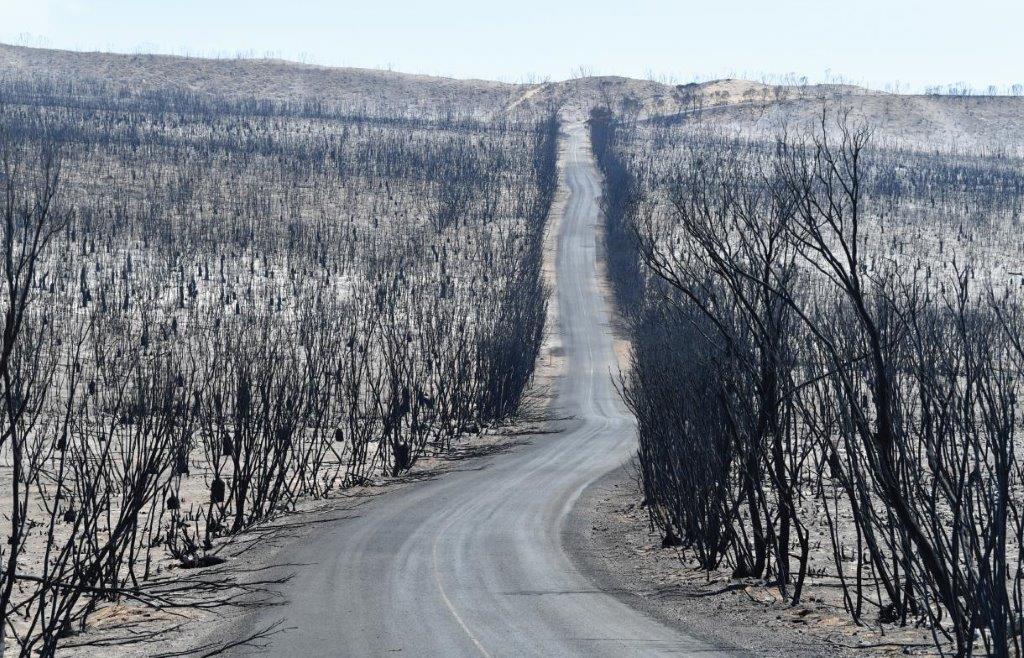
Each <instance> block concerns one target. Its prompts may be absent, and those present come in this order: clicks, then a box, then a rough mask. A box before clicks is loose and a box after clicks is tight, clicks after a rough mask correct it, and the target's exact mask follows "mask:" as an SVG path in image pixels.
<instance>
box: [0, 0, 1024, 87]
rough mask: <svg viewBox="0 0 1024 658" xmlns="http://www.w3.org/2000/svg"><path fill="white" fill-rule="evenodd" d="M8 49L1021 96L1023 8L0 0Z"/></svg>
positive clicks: (960, 1)
mask: <svg viewBox="0 0 1024 658" xmlns="http://www.w3.org/2000/svg"><path fill="white" fill-rule="evenodd" d="M0 41H4V42H7V43H20V44H24V45H45V46H48V47H53V48H71V49H80V50H113V51H119V52H140V51H145V52H164V53H175V54H185V53H190V54H194V55H220V56H232V55H235V54H237V53H239V52H243V53H246V54H249V55H259V56H262V55H265V54H273V55H274V56H280V57H285V58H287V59H294V60H303V61H308V62H315V63H321V64H333V65H345V66H364V67H374V68H388V67H390V68H393V69H395V70H400V71H408V72H412V73H434V74H442V75H450V76H455V77H482V78H490V79H501V80H510V81H518V80H525V79H530V78H533V79H542V78H551V79H564V78H567V77H574V76H575V75H577V74H578V73H579V72H580V71H581V70H585V71H586V72H588V73H600V74H619V75H629V76H633V77H649V76H654V77H660V78H664V79H669V80H672V81H676V82H689V81H691V80H693V79H695V78H700V79H706V78H711V77H725V76H734V77H750V78H759V77H761V76H762V75H763V74H774V75H784V74H787V73H795V74H797V75H805V76H807V77H808V78H810V79H811V80H812V81H820V80H823V79H825V78H826V76H827V75H831V76H842V77H843V78H844V79H846V80H848V81H852V82H858V83H862V84H869V85H871V86H875V87H883V86H884V85H885V84H886V83H895V82H899V83H901V84H902V85H903V88H910V89H920V88H922V87H924V86H925V85H929V84H950V83H957V82H966V83H968V84H970V85H971V86H974V87H976V88H982V89H983V88H985V87H987V86H988V85H990V84H995V85H999V86H1007V85H1010V84H1013V83H1024V0H969V1H965V0H932V1H930V2H926V1H923V0H847V1H845V2H833V1H832V0H817V1H812V0H758V1H754V0H704V1H701V2H693V1H691V0H676V1H675V2H673V1H670V0H617V1H614V2H611V1H607V0H570V1H561V0H515V1H514V2H509V3H490V2H486V1H484V0H479V1H475V2H474V1H471V0H434V1H429V0H420V1H413V0H405V1H395V0H391V1H389V0H362V1H360V2H349V1H347V0H340V1H335V2H328V1H326V0H320V1H316V0H289V1H287V2H280V1H273V2H272V1H270V0H249V1H247V2H242V1H238V0H227V1H224V0H134V1H131V2H129V1H118V0H0Z"/></svg>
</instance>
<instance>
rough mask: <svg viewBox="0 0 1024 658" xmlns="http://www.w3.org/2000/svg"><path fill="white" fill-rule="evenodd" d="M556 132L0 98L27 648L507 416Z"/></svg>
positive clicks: (12, 559) (154, 103)
mask: <svg viewBox="0 0 1024 658" xmlns="http://www.w3.org/2000/svg"><path fill="white" fill-rule="evenodd" d="M557 131H558V124H557V121H556V119H555V118H554V116H553V115H552V116H545V117H538V118H534V119H521V120H518V121H515V122H513V121H491V122H483V121H481V120H479V119H476V118H473V117H469V116H459V115H457V114H453V113H450V112H448V111H444V112H438V113H436V114H432V115H428V116H411V115H410V114H409V113H407V112H404V113H393V112H390V111H388V110H387V109H386V108H384V109H381V108H371V109H367V108H358V109H357V110H356V111H352V110H350V109H345V108H332V107H328V106H325V105H322V104H318V103H315V102H306V103H301V104H275V103H268V102H262V101H256V100H254V101H251V102H245V101H238V100H235V101H224V100H218V99H216V98H210V97H197V96H194V95H191V94H189V93H186V92H178V91H167V92H159V93H148V94H145V95H138V94H131V93H129V92H128V91H125V90H121V91H120V92H118V91H117V90H114V89H112V88H110V87H109V86H105V85H103V84H101V83H82V82H75V83H72V82H67V81H60V80H49V81H39V80H35V81H19V80H6V81H4V82H3V83H2V84H0V159H2V161H0V164H2V167H3V168H2V171H0V192H3V195H4V196H3V199H4V200H3V207H2V209H3V215H2V216H0V221H2V224H3V226H2V228H3V235H2V237H3V240H2V249H3V259H4V262H3V276H4V280H3V294H2V302H0V304H2V311H3V317H4V320H3V321H4V333H3V339H2V352H0V391H2V400H3V412H2V414H0V458H2V469H0V485H2V486H3V488H4V491H3V493H0V502H2V504H3V505H4V507H5V511H4V518H5V528H4V534H3V538H4V539H5V540H6V541H5V543H4V544H3V545H2V546H0V558H2V560H3V566H2V567H0V616H2V618H3V620H4V627H5V631H6V633H7V635H8V637H9V638H10V639H11V640H12V641H11V643H10V644H9V646H16V647H17V648H18V650H20V651H21V652H22V653H23V654H25V655H27V654H29V653H32V652H35V651H40V652H42V653H43V654H44V655H50V654H52V653H53V652H54V651H55V649H56V646H57V643H58V641H59V639H60V638H61V637H64V636H66V635H67V634H69V633H72V632H74V631H75V630H76V629H77V628H79V627H80V626H81V625H82V624H83V623H84V619H85V616H86V615H87V614H88V612H89V611H90V610H92V609H93V608H94V607H95V606H96V605H98V604H99V603H101V602H103V601H104V600H114V599H118V598H120V597H122V596H125V593H128V595H129V596H131V593H132V592H135V593H136V594H135V595H134V596H136V598H138V597H139V596H141V595H139V594H137V593H138V592H140V591H142V590H143V589H144V587H145V582H146V581H147V579H149V578H151V577H153V576H154V575H155V574H157V573H158V572H160V571H162V570H165V569H167V568H168V560H167V559H165V558H164V557H163V556H165V555H168V554H169V555H171V556H173V558H174V561H175V562H176V564H177V565H178V566H179V568H191V567H201V566H204V565H209V564H213V563H216V562H217V561H219V560H220V558H219V557H217V555H216V551H215V549H214V546H215V542H214V540H215V539H216V538H217V537H218V536H221V535H224V534H227V533H233V532H238V531H240V530H242V529H244V528H247V527H249V526H251V525H252V524H254V523H256V522H258V521H261V520H263V519H265V518H267V517H268V516H269V515H271V514H274V513H275V512H277V511H279V510H283V509H287V508H289V507H291V506H292V505H293V504H294V503H295V501H296V500H297V499H298V498H299V497H302V496H309V495H312V496H322V495H325V494H327V493H329V492H331V491H334V490H338V489H340V488H344V487H349V486H353V485H357V484H364V483H367V482H370V481H372V480H374V479H376V478H379V477H381V476H392V475H399V474H401V473H403V472H405V471H407V470H409V469H410V468H411V467H412V466H413V465H414V464H415V463H416V462H417V461H418V460H420V459H421V458H422V457H423V456H424V455H425V454H427V453H432V452H440V451H444V450H447V449H448V448H450V447H451V445H452V443H453V442H454V441H456V440H457V439H458V438H459V437H461V436H463V435H466V434H472V433H479V432H481V430H482V428H484V427H487V426H492V425H494V424H497V423H501V422H503V421H506V420H507V419H509V418H510V417H512V416H513V415H515V414H516V413H517V412H518V410H519V409H520V406H521V404H522V402H523V396H524V393H525V390H526V387H527V385H528V383H529V380H530V378H531V376H532V372H533V364H534V361H535V358H536V355H537V352H538V350H539V346H540V342H541V337H542V333H543V329H544V320H545V315H546V303H547V291H546V290H545V287H544V284H543V280H542V277H541V250H542V242H543V232H544V226H545V220H546V217H547V213H548V209H549V206H550V204H551V200H552V197H553V194H554V187H555V182H556V171H555V159H556V153H557V147H556V141H557Z"/></svg>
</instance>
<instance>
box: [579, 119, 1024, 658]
mask: <svg viewBox="0 0 1024 658" xmlns="http://www.w3.org/2000/svg"><path fill="white" fill-rule="evenodd" d="M591 131H592V135H593V140H594V146H595V152H596V154H597V157H598V161H599V163H600V164H601V167H602V169H603V170H604V172H605V175H606V193H605V210H606V218H607V221H608V231H607V235H608V239H609V240H610V241H615V242H614V243H613V244H610V245H609V251H612V252H617V253H618V256H617V261H618V265H617V266H616V267H615V268H613V273H614V274H616V276H617V277H618V278H619V281H620V283H619V285H618V286H617V289H618V290H619V298H620V302H621V306H622V308H623V310H624V312H625V314H626V315H627V317H628V319H629V322H630V328H631V333H632V338H633V343H634V353H633V359H632V364H631V369H630V370H629V372H628V373H627V374H626V375H625V376H624V379H623V392H624V396H625V398H626V401H627V403H628V404H629V406H630V408H631V409H632V410H633V412H634V413H635V414H636V416H637V419H638V422H639V428H640V450H639V463H640V468H641V474H642V483H643V488H644V495H645V498H646V503H647V505H648V509H649V510H650V514H651V518H652V520H653V522H654V523H656V524H657V525H658V526H659V527H660V528H662V530H663V532H664V533H665V537H666V542H667V543H676V544H681V545H682V546H683V547H684V548H685V549H686V550H687V551H689V552H690V553H691V555H692V556H693V557H694V558H695V559H696V560H697V561H698V562H699V563H700V564H701V565H702V566H704V567H705V568H708V569H715V568H720V567H722V566H728V567H729V568H731V569H732V570H733V574H734V576H736V577H743V576H746V577H750V576H753V577H758V578H764V579H768V580H770V581H771V582H773V583H774V584H775V585H776V586H777V587H778V589H779V591H780V593H781V595H782V596H783V597H784V598H787V599H788V600H790V601H791V602H793V603H794V604H795V603H798V602H800V600H801V597H802V596H804V592H805V588H806V586H807V583H808V580H809V578H810V577H812V576H813V577H818V578H819V580H822V581H828V582H829V584H835V585H838V588H839V590H840V591H841V592H842V602H843V605H845V607H846V608H847V610H848V611H849V612H850V614H851V615H852V616H853V618H854V619H855V620H856V621H858V622H859V623H878V624H883V625H884V624H903V625H906V624H918V625H921V626H922V627H925V628H928V629H929V630H930V632H931V633H932V634H933V637H934V641H935V643H936V644H937V645H938V646H939V647H940V648H942V649H947V648H948V649H950V650H952V651H955V652H956V653H957V654H960V655H967V654H971V653H978V652H980V653H993V654H996V655H1008V654H1014V655H1020V654H1021V652H1022V651H1024V645H1022V644H1021V629H1022V627H1024V603H1022V601H1024V598H1022V594H1024V578H1022V574H1024V570H1022V567H1024V562H1022V557H1024V554H1022V552H1021V551H1022V550H1024V542H1022V539H1024V536H1022V531H1024V524H1022V521H1021V517H1020V514H1019V507H1020V505H1021V502H1022V496H1024V469H1022V464H1021V461H1020V459H1019V458H1018V454H1019V453H1020V451H1019V450H1018V447H1019V446H1018V443H1019V441H1020V422H1021V421H1020V418H1019V416H1020V410H1021V404H1022V402H1024V400H1022V397H1021V394H1022V391H1021V388H1020V386H1021V384H1020V382H1021V380H1022V375H1024V359H1022V356H1024V352H1022V351H1021V340H1020V336H1021V333H1022V330H1024V325H1022V324H1021V322H1022V320H1024V313H1022V311H1024V304H1022V303H1021V298H1020V295H1019V290H1020V287H1021V285H1022V281H1021V279H1020V276H1021V274H1020V272H1021V271H1022V268H1021V263H1022V261H1024V249H1022V245H1021V242H1020V237H1019V226H1020V221H1021V199H1022V192H1024V163H1022V162H1020V161H1019V160H1014V159H1012V158H1003V157H991V156H971V155H969V154H963V153H943V152H939V151H932V152H924V151H908V150H898V149H896V148H887V147H886V146H885V145H884V144H876V143H873V141H872V133H871V130H870V129H869V128H868V127H865V126H856V125H851V122H849V121H848V120H847V119H846V118H845V116H844V115H843V114H842V113H837V112H832V111H828V110H826V111H825V112H824V113H823V115H822V120H821V122H820V124H818V125H817V126H811V127H806V128H804V129H801V130H798V131H797V130H793V129H792V128H791V129H790V131H789V132H788V133H780V134H779V135H777V136H775V137H774V138H771V137H769V136H765V137H764V138H763V139H752V138H749V137H747V138H739V137H735V136H731V135H728V134H722V133H721V132H715V131H711V130H707V129H705V128H703V127H702V126H701V125H700V122H699V120H693V121H691V122H689V123H686V124H683V125H676V126H671V127H666V126H659V125H654V124H638V123H636V122H627V121H616V120H615V119H614V118H613V117H611V116H609V115H608V114H607V113H595V114H594V115H593V116H592V121H591ZM623 281H628V283H626V284H623V283H622V282H623Z"/></svg>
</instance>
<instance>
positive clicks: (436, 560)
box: [234, 124, 723, 657]
mask: <svg viewBox="0 0 1024 658" xmlns="http://www.w3.org/2000/svg"><path fill="white" fill-rule="evenodd" d="M566 140H567V142H566V145H565V148H564V149H563V151H562V153H563V156H562V157H563V158H564V161H563V165H564V167H565V172H564V180H565V181H566V182H567V184H568V190H569V196H568V199H567V201H566V203H565V211H564V215H563V216H562V218H561V223H560V227H559V232H558V236H557V241H558V242H557V256H556V260H555V268H556V274H555V276H556V295H557V304H558V313H559V324H560V331H561V342H562V346H563V349H564V353H565V358H566V367H565V372H564V374H563V376H562V377H561V378H560V379H559V381H558V383H557V384H556V398H555V403H554V404H555V407H556V409H557V412H558V415H559V416H565V417H569V418H570V419H571V420H569V421H567V422H566V423H565V428H564V431H562V432H561V433H559V434H556V435H549V436H546V437H539V438H537V439H535V440H533V441H532V442H531V443H529V444H526V445H523V446H520V447H517V448H515V449H513V450H512V451H510V452H508V453H505V454H501V455H497V456H494V457H492V458H490V460H489V461H488V462H487V463H484V464H482V465H481V467H480V468H470V469H464V470H457V471H455V472H452V473H448V474H446V475H445V476H443V477H441V478H438V479H435V480H429V481H424V482H420V483H417V484H415V485H413V486H410V487H407V488H402V489H399V490H397V491H395V492H393V493H391V494H388V495H385V496H381V497H380V498H377V499H374V500H371V501H370V502H368V503H367V504H365V505H363V506H361V507H360V510H359V511H360V514H359V516H357V517H354V518H347V519H344V520H339V521H337V522H333V523H328V524H318V525H317V526H315V527H312V528H310V529H309V532H308V533H305V534H304V536H302V537H301V538H297V539H296V540H295V541H294V543H293V544H291V545H289V546H288V547H287V548H286V549H285V551H284V553H285V554H286V555H287V557H288V559H289V561H291V562H293V563H302V564H306V565H308V566H306V567H304V568H302V569H300V570H299V572H298V574H297V575H296V577H295V578H294V579H293V580H291V581H290V582H288V583H287V584H286V585H285V586H283V588H282V590H281V594H282V595H283V597H284V599H285V600H286V601H287V603H286V604H285V605H284V606H283V607H276V606H275V607H272V608H267V609H261V610H257V611H256V612H253V613H251V614H248V615H246V616H245V618H244V619H242V620H240V622H239V624H238V626H237V627H236V628H235V629H234V632H235V633H237V634H238V635H239V636H244V634H245V633H246V632H248V631H250V630H251V629H253V628H258V627H260V626H261V625H265V624H266V623H267V622H268V621H272V620H274V619H278V618H281V617H285V618H286V625H287V626H291V627H293V628H294V629H293V630H291V631H290V632H287V633H284V634H281V635H276V636H274V637H272V638H270V645H269V647H268V653H269V654H270V655H280V656H378V655H387V654H394V653H396V652H401V653H404V654H406V655H416V656H477V657H480V656H484V657H487V656H494V657H497V656H577V655H586V656H640V655H643V656H647V655H665V654H672V655H687V654H702V655H705V654H710V655H718V654H720V653H723V652H721V651H720V650H719V648H718V647H716V646H714V645H711V644H708V643H705V642H703V641H701V640H698V639H697V638H695V637H692V636H689V635H686V634H684V633H683V632H682V631H680V630H679V629H676V628H672V627H670V626H667V625H665V624H663V623H661V622H660V621H657V620H655V619H653V618H652V617H649V616H647V615H645V614H644V613H642V612H640V611H639V610H636V609H634V608H632V607H630V606H628V605H627V604H626V603H624V602H623V601H622V600H620V598H617V597H616V596H614V595H613V594H612V593H609V592H606V591H605V590H603V589H601V588H600V587H598V586H596V585H595V584H594V582H593V581H592V580H591V579H590V578H589V577H588V576H587V575H585V574H584V573H583V572H582V571H581V569H580V568H578V567H577V566H576V565H575V564H574V563H573V561H572V560H571V559H570V557H569V555H568V554H567V553H566V550H565V547H564V546H563V534H564V533H565V531H566V528H567V527H568V526H569V523H570V511H571V509H572V507H573V504H574V503H575V501H576V500H577V499H578V498H579V496H580V494H581V492H582V491H583V490H584V489H586V487H588V486H589V485H591V484H592V483H594V482H596V481H597V480H599V479H600V478H601V477H602V476H603V475H605V474H606V473H608V472H609V471H611V470H613V469H615V468H617V467H619V466H621V465H622V464H623V463H625V462H626V460H628V459H629V457H630V455H631V454H632V452H633V451H634V449H635V443H634V440H633V437H634V436H635V434H634V424H633V421H632V419H631V417H630V416H629V415H628V414H627V412H626V411H625V409H624V408H623V406H622V404H621V402H620V400H619V398H618V396H617V394H616V392H615V390H614V387H613V386H612V382H611V378H610V372H611V371H612V369H613V366H614V363H615V361H614V354H613V351H612V338H611V335H610V330H609V313H608V309H607V308H606V306H605V302H604V300H603V299H602V296H601V294H600V292H599V290H598V285H597V276H598V274H597V262H596V252H597V234H596V229H597V221H598V216H599V211H598V205H597V197H598V195H599V192H600V185H599V178H598V174H597V171H596V169H595V168H594V165H593V162H592V159H591V155H590V148H589V144H588V140H587V136H586V131H585V129H584V127H583V125H582V124H573V125H571V126H569V127H568V133H567V136H566ZM243 651H251V650H241V649H240V650H239V653H241V652H243Z"/></svg>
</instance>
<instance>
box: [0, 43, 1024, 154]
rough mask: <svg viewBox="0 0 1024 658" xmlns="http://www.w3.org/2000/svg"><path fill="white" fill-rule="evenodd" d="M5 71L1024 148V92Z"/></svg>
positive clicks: (143, 65)
mask: <svg viewBox="0 0 1024 658" xmlns="http://www.w3.org/2000/svg"><path fill="white" fill-rule="evenodd" d="M0 77H2V78H6V79H8V80H12V79H13V80H18V79H25V78H33V79H39V78H48V79H54V80H59V81H77V82H97V81H99V82H102V83H106V84H107V85H114V86H115V87H116V88H117V89H118V90H119V91H120V92H121V93H130V94H138V93H146V92H148V91H154V90H157V89H166V88H175V89H185V90H188V91H191V92H193V93H197V94H200V95H207V94H208V95H216V96H218V97H220V98H225V97H226V98H235V99H261V100H273V101H283V100H289V101H302V100H311V99H315V100H318V101H321V102H324V103H328V104H331V105H334V106H337V107H343V108H352V109H375V108H376V109H382V108H383V109H387V110H388V111H402V112H407V113H410V114H422V113H435V114H440V113H446V112H450V111H457V112H460V113H464V112H470V113H473V114H475V115H478V116H481V117H494V116H501V115H503V114H510V113H511V114H514V113H522V112H530V111H533V110H537V109H544V108H547V107H550V106H552V105H554V106H558V107H561V108H562V112H563V114H564V115H566V116H567V117H569V118H575V119H579V118H584V117H586V116H587V114H588V113H589V111H590V109H591V108H594V107H599V106H607V107H611V108H612V109H614V110H615V111H616V112H619V113H624V114H634V115H636V116H638V117H640V118H651V117H665V118H666V119H667V120H669V121H692V120H693V119H694V117H695V115H697V114H698V112H696V110H698V109H699V110H700V112H699V114H700V116H701V117H702V119H703V120H704V121H706V122H710V123H712V124H716V125H718V126H720V127H723V128H725V129H727V130H734V131H737V132H742V133H748V134H765V133H773V132H774V131H776V130H778V129H779V128H781V127H782V126H790V127H801V126H804V125H806V124H808V123H810V122H813V121H815V120H816V119H817V118H818V117H819V116H820V113H821V108H822V104H823V102H826V101H827V102H829V103H830V104H831V105H833V106H838V107H848V108H850V109H851V111H852V113H853V115H854V116H855V117H858V118H864V119H869V120H871V121H873V122H874V123H875V124H876V125H877V128H878V135H879V137H880V138H881V139H884V140H886V141H892V142H900V143H902V144H904V145H915V146H926V147H927V148H941V149H979V148H980V149H985V150H990V151H991V150H1011V151H1020V150H1022V149H1024V122H1021V121H1019V118H1020V117H1021V116H1022V114H1024V99H1022V98H1017V97H1000V96H996V97H993V96H966V97H956V96H915V95H893V94H886V93H881V92H876V91H871V90H867V89H863V88H860V87H855V86H851V85H810V86H802V87H797V86H779V85H766V84H762V83H758V82H750V81H745V80H732V79H729V80H716V81H712V82H706V83H700V84H696V83H695V84H687V85H666V84H662V83H658V82H654V81H649V80H636V79H631V78H624V77H617V76H598V77H587V78H578V79H573V80H565V81H559V82H547V83H543V84H532V85H526V84H509V83H503V82H493V81H487V80H459V79H454V78H444V77H434V76H426V75H412V74H407V73H396V72H391V71H380V70H372V69H358V68H342V67H327V66H313V65H307V64H298V63H295V62H287V61H282V60H270V59H201V58H192V57H176V56H167V55H121V54H111V53H96V52H92V53H86V52H73V51H63V50H48V49H38V48H25V47H21V46H10V45H3V44H0Z"/></svg>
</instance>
